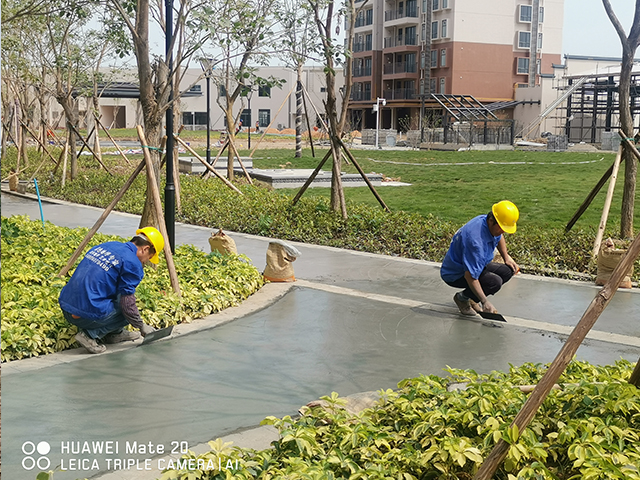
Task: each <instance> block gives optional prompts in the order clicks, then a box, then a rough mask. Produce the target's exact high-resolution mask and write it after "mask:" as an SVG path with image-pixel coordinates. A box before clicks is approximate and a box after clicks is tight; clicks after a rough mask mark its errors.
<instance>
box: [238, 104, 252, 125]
mask: <svg viewBox="0 0 640 480" xmlns="http://www.w3.org/2000/svg"><path fill="white" fill-rule="evenodd" d="M240 120H241V121H242V125H244V126H247V127H250V126H251V110H249V109H247V108H245V109H244V110H242V114H241V115H240Z"/></svg>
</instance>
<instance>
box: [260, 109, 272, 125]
mask: <svg viewBox="0 0 640 480" xmlns="http://www.w3.org/2000/svg"><path fill="white" fill-rule="evenodd" d="M258 122H259V123H260V126H261V127H268V126H269V124H270V123H271V110H258Z"/></svg>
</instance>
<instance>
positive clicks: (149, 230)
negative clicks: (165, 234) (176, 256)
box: [136, 227, 164, 265]
mask: <svg viewBox="0 0 640 480" xmlns="http://www.w3.org/2000/svg"><path fill="white" fill-rule="evenodd" d="M141 233H143V234H144V235H145V236H146V237H147V238H148V239H149V241H150V242H151V244H152V245H153V248H154V250H155V251H156V253H155V254H154V255H153V257H151V258H150V259H149V261H150V262H151V263H154V264H156V265H157V264H158V261H159V259H158V254H159V253H160V252H161V251H162V249H163V248H164V238H162V234H161V233H160V232H159V231H158V229H157V228H154V227H144V228H139V229H138V230H136V235H140V234H141Z"/></svg>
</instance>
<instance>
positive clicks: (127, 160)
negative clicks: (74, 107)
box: [93, 113, 131, 165]
mask: <svg viewBox="0 0 640 480" xmlns="http://www.w3.org/2000/svg"><path fill="white" fill-rule="evenodd" d="M93 115H94V117H95V118H96V122H98V125H99V126H100V128H102V131H103V132H104V133H106V134H107V137H108V138H109V140H111V143H113V145H114V146H115V147H116V149H117V150H118V152H119V153H120V156H121V157H122V158H124V159H125V160H126V162H127V163H128V164H129V165H131V162H130V161H129V159H128V158H127V156H126V155H125V154H124V152H123V151H122V149H121V148H120V145H118V144H117V143H116V141H115V140H114V139H113V137H112V136H111V134H110V133H109V131H108V130H107V129H106V128H105V127H104V125H103V124H102V122H101V121H100V119H99V118H98V116H97V115H96V114H95V113H94V114H93Z"/></svg>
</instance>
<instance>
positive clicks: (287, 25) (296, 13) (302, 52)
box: [276, 0, 317, 158]
mask: <svg viewBox="0 0 640 480" xmlns="http://www.w3.org/2000/svg"><path fill="white" fill-rule="evenodd" d="M276 15H277V18H278V21H279V23H280V24H281V26H282V28H283V35H282V38H283V44H284V46H285V48H284V50H283V51H282V53H281V58H282V59H283V60H284V62H285V64H286V66H287V67H289V68H291V69H292V70H294V71H295V72H296V77H297V84H296V153H295V157H296V158H300V157H301V156H302V128H303V127H302V109H303V103H304V102H303V101H304V99H303V94H304V92H303V82H302V68H303V66H304V63H305V62H306V61H308V60H309V59H310V58H311V53H312V52H313V51H314V50H315V49H316V48H317V43H316V38H315V35H314V32H313V28H312V27H313V18H312V15H311V12H309V5H308V4H306V3H302V4H301V2H300V0H280V5H279V7H278V8H277V14H276ZM309 135H311V132H309Z"/></svg>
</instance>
